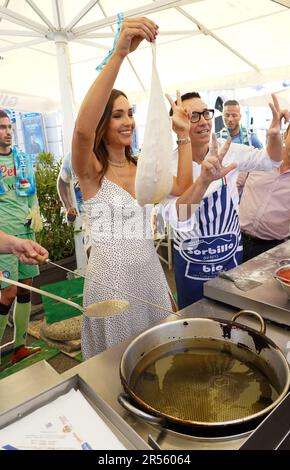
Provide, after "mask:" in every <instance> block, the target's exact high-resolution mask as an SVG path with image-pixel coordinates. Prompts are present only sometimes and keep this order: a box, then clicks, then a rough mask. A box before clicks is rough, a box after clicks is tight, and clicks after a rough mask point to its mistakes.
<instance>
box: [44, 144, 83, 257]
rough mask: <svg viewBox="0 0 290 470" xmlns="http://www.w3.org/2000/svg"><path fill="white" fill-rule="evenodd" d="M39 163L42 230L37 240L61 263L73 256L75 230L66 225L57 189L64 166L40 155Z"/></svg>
mask: <svg viewBox="0 0 290 470" xmlns="http://www.w3.org/2000/svg"><path fill="white" fill-rule="evenodd" d="M37 161H38V163H37V171H36V187H37V196H38V202H39V207H40V212H41V216H42V221H43V229H42V231H41V232H39V233H37V234H36V240H37V242H38V243H40V244H41V245H42V246H44V247H45V248H46V249H47V250H48V252H49V258H50V259H51V260H52V261H59V260H61V259H63V258H67V257H69V256H72V255H73V254H74V234H73V226H72V225H68V224H67V223H66V221H65V217H64V214H63V212H62V210H61V208H62V204H61V202H60V199H59V196H58V193H57V187H56V183H57V178H58V174H59V172H60V167H61V162H60V161H57V160H56V159H55V158H54V156H53V155H52V154H51V153H46V152H41V153H40V154H39V155H38V157H37Z"/></svg>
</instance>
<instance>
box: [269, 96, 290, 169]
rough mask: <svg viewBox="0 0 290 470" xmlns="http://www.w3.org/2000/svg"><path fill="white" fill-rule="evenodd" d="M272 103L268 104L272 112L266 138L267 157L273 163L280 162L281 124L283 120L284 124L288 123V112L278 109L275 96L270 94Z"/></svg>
mask: <svg viewBox="0 0 290 470" xmlns="http://www.w3.org/2000/svg"><path fill="white" fill-rule="evenodd" d="M272 100H273V103H269V106H270V108H271V111H272V122H271V125H270V127H269V130H268V133H267V136H268V140H267V152H268V155H269V157H270V158H271V159H272V160H274V161H275V162H280V161H281V160H282V149H283V144H282V137H281V122H282V119H284V121H285V123H286V122H288V121H289V117H290V115H289V111H287V110H286V109H282V110H281V109H280V105H279V101H278V99H277V97H276V95H275V94H274V93H273V94H272Z"/></svg>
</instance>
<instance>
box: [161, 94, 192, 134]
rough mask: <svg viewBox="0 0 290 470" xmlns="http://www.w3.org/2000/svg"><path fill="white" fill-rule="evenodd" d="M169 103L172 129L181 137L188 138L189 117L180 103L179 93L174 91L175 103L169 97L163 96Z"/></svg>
mask: <svg viewBox="0 0 290 470" xmlns="http://www.w3.org/2000/svg"><path fill="white" fill-rule="evenodd" d="M165 96H166V98H167V99H168V101H169V104H170V106H171V109H172V111H173V114H172V116H171V120H172V129H173V130H174V132H176V134H183V137H184V136H185V135H186V136H188V134H189V130H190V115H189V113H188V111H187V109H186V107H185V106H183V104H182V101H181V95H180V91H179V90H177V91H176V103H175V102H174V101H173V99H172V98H171V96H170V95H167V94H166V95H165Z"/></svg>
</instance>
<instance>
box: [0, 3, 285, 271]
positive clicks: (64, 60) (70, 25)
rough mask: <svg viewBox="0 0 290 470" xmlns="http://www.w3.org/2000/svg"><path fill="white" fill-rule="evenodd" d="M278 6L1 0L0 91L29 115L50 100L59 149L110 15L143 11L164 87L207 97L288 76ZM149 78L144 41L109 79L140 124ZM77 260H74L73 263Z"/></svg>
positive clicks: (106, 43)
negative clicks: (135, 109) (153, 28)
mask: <svg viewBox="0 0 290 470" xmlns="http://www.w3.org/2000/svg"><path fill="white" fill-rule="evenodd" d="M280 3H283V4H286V2H280ZM280 3H277V2H274V1H271V0H255V1H253V0H179V1H175V0H134V3H133V4H134V8H133V9H132V1H131V0H118V2H116V0H78V1H72V0H0V77H1V81H0V90H4V92H1V91H0V96H2V95H5V93H6V95H5V96H7V92H5V90H10V91H9V92H8V95H9V96H10V95H12V96H14V95H19V94H21V95H22V101H21V100H20V99H18V102H17V103H16V104H15V105H14V107H13V106H11V104H10V107H12V108H14V109H16V110H20V109H21V108H23V107H24V101H25V100H24V98H23V97H24V95H26V97H27V96H28V97H30V98H28V100H30V101H31V111H37V110H38V109H36V107H37V106H39V107H40V106H41V105H40V101H41V99H39V104H37V105H36V102H37V100H38V98H37V97H45V100H47V104H45V103H42V104H44V107H45V108H46V109H45V113H47V111H48V110H50V111H51V108H50V104H52V103H53V110H54V111H55V112H58V111H61V113H62V115H63V141H64V153H66V152H67V151H69V149H70V142H71V135H72V130H73V120H74V115H75V113H76V111H77V108H78V106H79V103H80V102H81V101H82V99H83V97H84V95H85V93H86V91H87V90H88V88H89V86H90V85H91V83H92V82H93V80H94V79H95V77H96V76H97V72H96V70H95V68H96V66H97V65H98V64H99V63H100V62H101V61H102V59H103V58H104V56H106V54H107V53H108V51H109V50H110V48H111V47H112V44H113V37H114V35H115V31H116V14H117V13H118V12H123V13H124V15H125V16H149V17H150V18H151V19H153V20H154V21H156V23H157V24H158V25H159V31H160V34H159V36H158V40H157V46H158V47H157V63H158V68H159V72H160V78H161V83H162V86H163V89H164V92H168V93H175V91H176V89H180V90H181V91H182V92H186V91H189V90H198V91H202V92H203V93H207V98H209V102H210V101H211V99H212V100H214V99H215V98H214V93H215V92H216V94H217V93H218V90H228V91H225V92H224V93H227V94H228V95H231V94H232V93H234V92H233V90H234V89H236V88H239V87H242V86H253V85H256V84H258V83H260V84H262V83H265V82H266V81H270V80H287V79H290V65H289V26H290V10H289V8H288V5H281V4H280ZM150 77H151V46H150V44H148V43H146V42H145V41H144V42H143V43H142V44H141V46H140V48H138V50H137V51H135V52H134V53H133V54H131V55H130V57H129V58H127V59H126V61H125V62H124V64H123V66H122V69H121V72H120V74H119V76H118V78H117V81H116V84H115V86H116V87H117V88H120V89H122V90H124V91H125V92H126V93H127V94H128V96H129V98H130V100H131V101H132V103H135V104H137V105H138V103H140V110H141V113H142V117H143V118H144V121H145V114H146V111H145V108H144V105H141V102H142V101H144V100H146V99H147V98H148V92H149V88H150ZM213 90H215V92H213ZM228 97H231V96H228ZM23 100H24V101H23ZM35 100H36V101H35ZM34 103H35V104H34ZM210 104H211V103H210ZM1 106H2V105H1ZM25 106H26V105H25ZM5 107H7V105H6V106H5ZM59 116H60V115H59V114H55V116H54V117H53V116H46V124H47V127H48V128H49V131H48V136H49V139H50V140H51V141H52V142H53V143H54V144H56V145H58V148H60V147H61V146H60V144H59V138H60V139H61V138H62V136H61V130H60V127H59V119H58V117H59ZM144 121H143V122H144ZM141 122H142V121H141ZM52 123H53V124H52ZM52 129H54V130H52ZM56 142H58V144H57V143H56ZM53 148H54V150H56V147H55V146H54V147H53ZM59 151H61V150H59ZM76 253H77V256H78V254H80V249H78V247H77V248H76ZM82 264H83V262H82V260H78V267H81V266H82Z"/></svg>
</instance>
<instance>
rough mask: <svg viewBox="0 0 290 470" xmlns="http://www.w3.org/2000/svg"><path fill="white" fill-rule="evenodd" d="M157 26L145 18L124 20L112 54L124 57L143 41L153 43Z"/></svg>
mask: <svg viewBox="0 0 290 470" xmlns="http://www.w3.org/2000/svg"><path fill="white" fill-rule="evenodd" d="M157 34H158V26H157V25H156V23H154V22H153V21H151V20H149V19H148V18H145V17H138V18H125V19H124V21H123V25H122V29H121V33H120V36H119V39H118V42H117V46H116V50H115V52H114V54H117V55H119V56H121V57H123V58H124V57H126V56H127V55H128V54H130V52H133V51H135V49H137V47H138V46H139V44H140V42H141V41H143V39H146V40H147V41H148V42H154V41H155V39H156V36H157Z"/></svg>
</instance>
